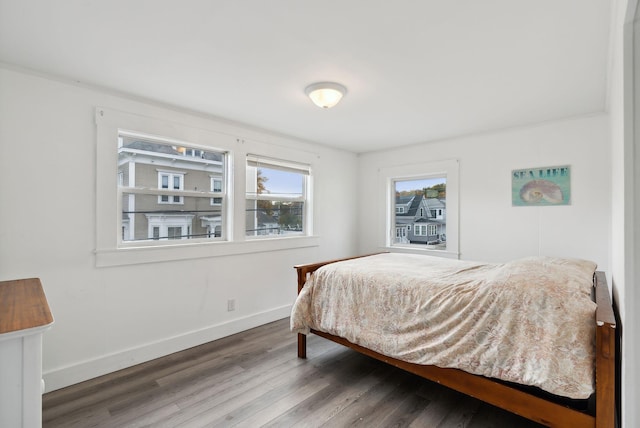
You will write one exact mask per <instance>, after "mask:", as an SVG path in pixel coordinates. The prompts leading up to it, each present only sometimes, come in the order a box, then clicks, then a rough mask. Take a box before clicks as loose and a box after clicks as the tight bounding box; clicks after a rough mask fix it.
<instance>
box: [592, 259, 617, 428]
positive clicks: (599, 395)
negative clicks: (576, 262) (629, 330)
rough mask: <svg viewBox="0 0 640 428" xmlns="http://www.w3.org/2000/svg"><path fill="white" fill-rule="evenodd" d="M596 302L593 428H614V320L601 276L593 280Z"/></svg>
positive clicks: (600, 274)
mask: <svg viewBox="0 0 640 428" xmlns="http://www.w3.org/2000/svg"><path fill="white" fill-rule="evenodd" d="M594 285H595V288H596V290H595V292H596V302H598V308H597V310H596V428H614V426H615V409H616V396H615V395H616V387H615V385H616V319H615V316H614V313H613V305H612V304H611V299H610V298H609V287H608V286H607V279H606V277H605V274H604V272H596V274H595V278H594Z"/></svg>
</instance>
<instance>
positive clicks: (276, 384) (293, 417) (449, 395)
mask: <svg viewBox="0 0 640 428" xmlns="http://www.w3.org/2000/svg"><path fill="white" fill-rule="evenodd" d="M307 349H308V359H306V360H301V359H298V358H297V356H296V355H297V354H296V335H295V334H292V333H290V332H289V320H288V319H284V320H281V321H276V322H274V323H271V324H267V325H265V326H262V327H258V328H255V329H253V330H249V331H246V332H243V333H240V334H237V335H234V336H230V337H227V338H224V339H221V340H217V341H215V342H211V343H208V344H205V345H202V346H198V347H196V348H192V349H188V350H186V351H183V352H179V353H176V354H172V355H169V356H167V357H163V358H160V359H157V360H154V361H150V362H147V363H144V364H140V365H137V366H135V367H131V368H128V369H125V370H121V371H119V372H116V373H112V374H109V375H107V376H103V377H100V378H96V379H93V380H90V381H87V382H84V383H81V384H77V385H73V386H70V387H68V388H65V389H61V390H58V391H54V392H51V393H48V394H45V395H44V397H43V426H44V427H45V428H49V427H65V428H69V427H83V428H84V427H110V428H111V427H118V428H120V427H145V426H151V427H154V428H155V427H219V426H220V427H232V426H237V427H260V426H265V427H292V426H295V427H321V426H323V427H351V426H362V427H405V426H406V427H429V428H431V427H434V428H435V427H468V428H488V427H495V428H498V427H500V428H503V427H510V428H519V427H522V428H535V427H541V425H538V424H535V423H532V422H529V421H527V420H525V419H522V418H519V417H517V416H515V415H512V414H509V413H507V412H504V411H502V410H500V409H497V408H495V407H492V406H490V405H487V404H484V403H481V402H479V401H477V400H475V399H472V398H470V397H467V396H464V395H462V394H459V393H457V392H454V391H452V390H449V389H448V388H445V387H442V386H440V385H437V384H435V383H433V382H430V381H427V380H424V379H420V378H418V377H416V376H414V375H410V374H408V373H406V372H403V371H401V370H400V369H396V368H394V367H391V366H388V365H385V364H383V363H380V362H378V361H376V360H373V359H371V358H369V357H366V356H363V355H360V354H358V353H356V352H355V351H352V350H350V349H347V348H344V347H342V346H340V345H337V344H335V343H333V342H329V341H327V340H325V339H322V338H320V337H318V336H314V335H311V336H310V337H309V340H308V348H307Z"/></svg>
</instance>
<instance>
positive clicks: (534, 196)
mask: <svg viewBox="0 0 640 428" xmlns="http://www.w3.org/2000/svg"><path fill="white" fill-rule="evenodd" d="M511 198H512V199H511V200H512V201H513V206H514V207H526V206H549V205H569V204H570V203H571V167H570V166H569V165H564V166H547V167H542V168H526V169H516V170H513V171H511Z"/></svg>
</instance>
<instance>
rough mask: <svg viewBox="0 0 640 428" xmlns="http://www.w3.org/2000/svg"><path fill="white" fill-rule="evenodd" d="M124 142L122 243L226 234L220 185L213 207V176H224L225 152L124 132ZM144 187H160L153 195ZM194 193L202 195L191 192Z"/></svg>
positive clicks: (120, 162) (120, 171)
mask: <svg viewBox="0 0 640 428" xmlns="http://www.w3.org/2000/svg"><path fill="white" fill-rule="evenodd" d="M121 142H122V143H121V145H120V147H119V148H118V174H119V175H120V176H122V181H121V186H120V193H121V195H122V196H121V197H122V219H121V222H122V229H121V232H120V233H121V234H122V235H123V236H122V241H123V242H131V241H143V240H147V241H148V240H159V241H166V240H169V239H195V238H209V239H214V238H218V239H221V238H223V236H222V231H223V230H224V227H223V218H222V217H223V213H224V212H225V210H224V209H223V204H224V200H225V199H224V198H223V197H221V196H223V195H220V193H221V192H222V188H220V190H219V193H216V196H217V197H219V199H218V203H217V204H216V205H215V206H212V204H211V201H212V197H213V195H214V193H212V192H211V177H212V176H216V177H220V178H219V180H220V182H221V183H222V181H223V180H224V174H225V167H224V165H225V154H224V153H221V152H216V151H204V150H196V149H193V148H185V147H183V146H178V145H174V144H169V143H165V142H160V141H155V140H153V139H146V138H140V137H137V136H135V137H134V136H130V135H126V134H123V135H121ZM220 187H222V186H220ZM128 189H131V190H130V191H128ZM145 189H157V190H155V193H153V194H152V193H147V191H146V190H145ZM158 191H161V192H162V194H160V195H158ZM194 192H197V193H198V194H202V196H193V193H194ZM189 193H191V195H189Z"/></svg>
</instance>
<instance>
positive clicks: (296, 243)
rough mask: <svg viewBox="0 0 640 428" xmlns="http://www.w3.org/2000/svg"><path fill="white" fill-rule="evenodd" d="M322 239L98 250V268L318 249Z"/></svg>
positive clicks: (312, 237)
mask: <svg viewBox="0 0 640 428" xmlns="http://www.w3.org/2000/svg"><path fill="white" fill-rule="evenodd" d="M319 245H320V238H319V237H318V236H296V237H293V236H292V237H287V238H270V239H269V238H264V239H255V240H250V241H244V242H220V241H218V242H198V243H188V244H176V245H165V246H157V247H123V248H117V249H100V250H96V251H95V254H96V266H97V267H109V266H124V265H135V264H142V263H157V262H167V261H176V260H188V259H197V258H208V257H221V256H233V255H241V254H251V253H261V252H267V251H269V252H270V251H280V250H289V249H295V248H305V247H317V246H319Z"/></svg>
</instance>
